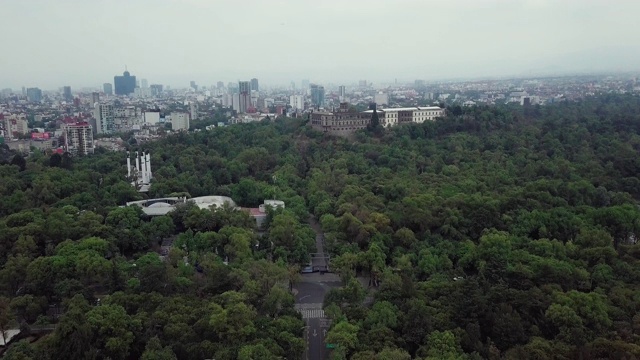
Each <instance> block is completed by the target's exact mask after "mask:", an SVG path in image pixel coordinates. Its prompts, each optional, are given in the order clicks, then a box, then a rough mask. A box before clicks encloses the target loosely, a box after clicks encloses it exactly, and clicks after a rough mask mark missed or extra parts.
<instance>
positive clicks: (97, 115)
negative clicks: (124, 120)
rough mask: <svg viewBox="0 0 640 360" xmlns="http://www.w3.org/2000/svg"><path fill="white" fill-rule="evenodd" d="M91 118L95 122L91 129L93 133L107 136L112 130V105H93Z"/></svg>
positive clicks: (113, 119)
mask: <svg viewBox="0 0 640 360" xmlns="http://www.w3.org/2000/svg"><path fill="white" fill-rule="evenodd" d="M93 118H94V121H95V127H94V128H93V132H94V133H97V134H107V133H110V132H112V131H113V130H114V125H115V123H114V122H115V111H114V109H113V105H111V104H95V107H94V109H93ZM92 125H94V124H92Z"/></svg>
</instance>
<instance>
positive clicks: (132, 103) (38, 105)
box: [0, 70, 640, 155]
mask: <svg viewBox="0 0 640 360" xmlns="http://www.w3.org/2000/svg"><path fill="white" fill-rule="evenodd" d="M185 85H186V84H185ZM625 92H637V93H640V82H638V78H637V75H629V74H620V75H615V76H611V75H609V76H596V75H590V76H573V77H569V76H565V77H546V78H533V79H498V80H474V81H448V82H447V81H438V82H428V81H424V80H415V81H413V80H412V81H410V82H407V81H398V80H394V81H392V82H386V83H382V82H381V83H373V82H371V81H367V80H360V81H357V82H353V83H346V84H345V83H343V84H335V83H330V82H325V83H323V84H320V82H317V81H310V80H302V81H300V82H294V81H292V82H290V84H288V85H286V86H271V87H264V86H260V83H259V81H258V79H257V78H253V79H251V80H246V81H237V82H228V83H224V82H222V81H218V82H217V83H216V84H214V85H211V86H199V85H198V84H197V83H196V82H195V81H191V82H190V83H189V86H188V87H186V86H185V87H184V88H171V87H170V86H165V85H162V84H157V83H156V84H150V83H149V81H147V80H146V79H138V77H136V76H135V75H133V74H131V73H130V72H129V71H128V70H125V71H124V73H123V74H122V75H117V76H114V78H113V83H104V84H103V85H102V86H101V88H99V89H98V88H95V87H90V88H81V89H72V88H71V87H70V86H63V87H60V88H59V89H57V90H54V91H43V90H41V89H39V88H37V87H26V88H25V87H23V88H22V89H21V90H18V91H14V90H12V89H2V90H0V143H8V144H9V146H10V147H15V148H20V149H27V150H28V149H29V148H30V147H37V148H39V149H43V150H53V151H68V152H70V153H72V154H76V155H86V154H91V153H92V152H93V149H94V148H95V147H96V146H102V145H104V146H107V147H108V148H110V149H122V148H123V146H122V144H121V143H120V140H119V139H118V138H117V137H116V136H114V134H117V133H123V132H133V133H134V136H135V139H136V140H137V141H138V142H144V141H149V140H153V139H154V138H157V137H159V136H162V135H163V134H166V133H167V132H172V131H189V130H194V129H195V130H197V131H200V130H205V129H210V128H211V127H215V126H220V125H228V124H237V123H246V122H253V121H260V120H262V119H264V118H266V117H269V118H275V117H277V116H281V115H286V116H290V117H298V118H303V119H307V118H308V119H310V120H311V123H312V126H313V127H314V128H316V129H318V130H320V131H324V132H327V133H332V134H337V135H344V134H349V133H351V132H353V131H356V130H358V129H362V128H365V127H366V126H367V125H368V123H369V121H370V119H371V115H372V112H373V109H371V108H370V104H372V103H373V104H376V111H377V114H378V118H379V120H380V124H381V125H383V126H385V127H389V126H395V125H400V124H403V123H421V122H424V121H431V120H434V119H436V118H438V117H441V116H443V114H444V110H443V109H444V107H445V106H456V105H460V106H475V105H483V104H487V105H492V104H504V103H509V104H517V105H521V106H532V105H545V104H550V103H553V102H557V101H565V100H569V101H571V100H576V99H580V98H582V97H585V96H590V95H596V94H602V93H625ZM347 104H348V105H347ZM196 120H205V122H206V123H205V124H204V125H203V124H202V122H198V123H195V122H194V121H196Z"/></svg>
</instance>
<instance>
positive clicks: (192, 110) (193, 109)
mask: <svg viewBox="0 0 640 360" xmlns="http://www.w3.org/2000/svg"><path fill="white" fill-rule="evenodd" d="M189 116H190V117H191V120H198V104H196V103H195V102H193V101H192V102H190V103H189Z"/></svg>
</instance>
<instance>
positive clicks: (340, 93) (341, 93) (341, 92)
mask: <svg viewBox="0 0 640 360" xmlns="http://www.w3.org/2000/svg"><path fill="white" fill-rule="evenodd" d="M346 94H347V88H346V87H345V86H344V85H340V86H338V96H340V97H344V96H345V95H346Z"/></svg>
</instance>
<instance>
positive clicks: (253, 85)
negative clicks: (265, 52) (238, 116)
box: [251, 78, 260, 91]
mask: <svg viewBox="0 0 640 360" xmlns="http://www.w3.org/2000/svg"><path fill="white" fill-rule="evenodd" d="M251 91H260V89H259V87H258V79H256V78H253V79H251Z"/></svg>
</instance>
